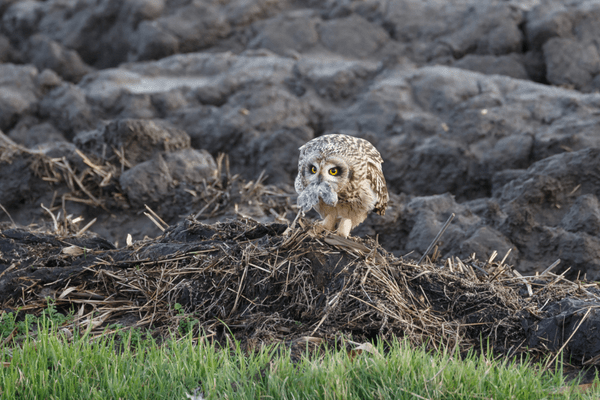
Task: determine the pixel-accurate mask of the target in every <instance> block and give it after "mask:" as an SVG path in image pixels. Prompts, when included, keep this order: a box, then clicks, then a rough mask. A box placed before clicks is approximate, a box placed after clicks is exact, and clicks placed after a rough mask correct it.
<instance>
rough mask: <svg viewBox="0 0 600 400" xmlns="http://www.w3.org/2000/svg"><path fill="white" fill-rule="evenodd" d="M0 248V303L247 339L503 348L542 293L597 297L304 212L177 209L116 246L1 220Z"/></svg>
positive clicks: (547, 297)
mask: <svg viewBox="0 0 600 400" xmlns="http://www.w3.org/2000/svg"><path fill="white" fill-rule="evenodd" d="M0 262H2V263H5V264H6V263H8V264H10V266H9V267H8V268H5V269H4V271H3V272H1V273H0V286H1V287H0V289H2V290H0V293H3V294H2V295H1V298H0V301H1V302H2V306H3V308H4V309H16V308H17V307H21V310H22V311H24V312H29V313H31V312H33V313H39V312H41V310H42V309H43V308H45V307H46V306H47V300H46V299H47V297H51V298H53V299H54V302H55V305H56V306H57V307H59V308H60V309H62V310H72V312H74V314H75V318H74V321H72V322H70V323H69V324H68V325H66V326H65V327H64V329H67V330H70V329H73V328H75V327H79V328H89V329H92V331H93V332H94V333H95V334H97V335H100V334H102V333H103V332H105V331H106V329H107V327H115V326H117V325H113V324H115V323H116V324H121V325H120V326H123V324H125V325H126V326H128V327H144V328H149V329H151V330H153V331H154V332H155V333H156V334H165V333H167V332H173V331H177V329H178V327H180V326H181V323H182V322H187V323H188V324H189V323H190V322H193V323H194V324H195V325H194V324H192V325H194V334H196V335H200V336H209V337H214V338H215V339H216V340H222V339H223V337H224V336H223V335H228V334H233V335H234V336H236V338H237V339H239V340H241V341H242V342H244V343H246V344H247V345H250V346H254V345H256V344H260V343H270V342H274V341H288V340H294V339H298V338H307V337H319V338H324V339H326V340H328V339H331V340H332V339H334V338H336V337H337V336H339V335H340V334H343V335H346V336H349V337H352V339H353V340H370V339H374V338H384V339H387V338H392V337H405V338H408V339H410V341H411V342H413V343H415V344H423V343H427V344H429V345H431V346H434V347H437V346H438V345H440V344H444V345H449V346H455V345H458V346H461V347H463V346H465V348H467V347H471V346H473V345H475V346H477V345H479V343H480V341H481V339H484V340H487V341H489V343H491V344H492V345H493V346H494V348H495V349H496V350H497V351H500V352H503V353H505V354H506V353H508V354H511V353H512V354H515V353H516V352H518V351H522V350H524V349H525V347H526V343H525V342H526V333H525V330H524V328H523V326H522V325H523V324H522V321H523V319H529V320H531V319H534V320H535V319H536V318H541V317H542V316H543V312H542V311H541V309H542V308H543V306H544V305H545V304H547V303H548V302H553V301H557V300H560V299H562V298H565V297H579V298H586V299H590V298H593V299H596V295H595V294H594V293H592V292H593V290H592V289H591V288H590V287H586V286H585V285H582V284H581V283H579V284H575V283H573V282H569V281H566V280H565V279H563V278H562V276H556V275H554V274H552V273H551V272H549V271H548V272H546V273H544V274H542V275H539V276H537V277H530V278H526V277H521V276H520V275H518V273H515V272H516V271H514V270H513V269H512V267H511V266H510V265H507V264H505V263H504V260H496V257H495V256H492V257H490V259H489V260H487V261H478V260H476V259H474V258H470V259H468V260H459V259H457V258H454V259H452V258H448V259H446V260H443V262H441V261H435V262H434V261H432V260H431V259H429V258H426V259H425V260H424V261H423V262H422V263H421V264H420V265H419V264H418V263H417V262H416V261H414V260H409V259H404V258H397V257H395V256H393V255H392V254H390V253H388V252H386V251H385V250H384V249H382V248H381V247H380V246H379V245H378V243H377V242H376V241H375V240H373V239H366V240H362V239H357V238H349V239H346V238H342V237H339V236H336V235H333V234H329V233H325V232H322V231H321V229H319V227H318V225H313V224H311V223H310V222H308V221H305V220H300V224H299V225H298V226H297V227H296V228H294V229H289V228H288V226H287V225H285V224H268V225H265V224H261V223H258V222H255V221H252V220H246V219H241V220H234V221H230V222H225V223H216V224H212V225H209V224H203V223H199V222H196V221H195V220H193V219H192V218H190V219H187V220H185V221H184V222H182V223H180V224H178V225H176V226H173V227H169V228H168V229H166V230H165V232H164V233H163V235H162V236H160V237H158V238H156V239H148V240H145V241H141V242H136V243H133V244H131V245H130V246H128V247H125V248H121V249H115V248H112V246H111V245H110V243H108V242H105V241H103V240H102V239H99V238H94V237H93V236H88V235H82V236H79V237H75V236H66V237H59V236H56V235H51V234H47V233H42V232H37V233H36V232H31V231H26V230H21V229H7V230H4V231H2V232H1V233H0ZM31 271H34V272H31ZM533 278H535V279H533ZM588 286H589V285H588ZM588 289H590V290H588ZM125 321H127V322H125ZM117 329H122V328H117Z"/></svg>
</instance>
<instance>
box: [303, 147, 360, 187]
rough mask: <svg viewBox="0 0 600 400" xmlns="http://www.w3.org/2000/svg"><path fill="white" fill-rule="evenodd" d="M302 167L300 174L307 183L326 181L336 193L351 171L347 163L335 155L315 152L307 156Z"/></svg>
mask: <svg viewBox="0 0 600 400" xmlns="http://www.w3.org/2000/svg"><path fill="white" fill-rule="evenodd" d="M302 168H303V170H302V175H303V176H304V179H305V180H306V182H307V183H308V184H317V185H320V184H321V183H323V182H326V183H328V186H331V189H332V190H333V191H334V192H336V193H337V192H339V191H340V190H341V189H343V188H344V186H346V184H347V183H348V179H349V177H350V174H351V173H352V170H351V168H350V166H349V165H348V163H347V162H346V161H345V160H344V159H343V158H342V157H339V156H336V155H328V156H323V155H321V154H316V155H315V156H314V157H309V158H308V160H306V162H305V163H304V165H303V167H302Z"/></svg>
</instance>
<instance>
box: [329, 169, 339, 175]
mask: <svg viewBox="0 0 600 400" xmlns="http://www.w3.org/2000/svg"><path fill="white" fill-rule="evenodd" d="M329 173H330V174H331V175H337V173H338V169H337V168H331V169H330V170H329Z"/></svg>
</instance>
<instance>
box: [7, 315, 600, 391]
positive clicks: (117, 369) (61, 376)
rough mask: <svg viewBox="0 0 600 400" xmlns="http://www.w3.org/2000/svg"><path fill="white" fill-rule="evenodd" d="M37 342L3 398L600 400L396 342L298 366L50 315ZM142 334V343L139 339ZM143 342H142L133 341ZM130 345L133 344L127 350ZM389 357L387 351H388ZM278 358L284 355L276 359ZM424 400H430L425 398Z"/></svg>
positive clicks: (530, 372)
mask: <svg viewBox="0 0 600 400" xmlns="http://www.w3.org/2000/svg"><path fill="white" fill-rule="evenodd" d="M37 324H38V325H39V329H38V331H37V333H36V334H35V335H32V334H31V333H30V332H29V333H27V332H26V335H25V337H24V339H23V341H22V342H21V343H20V345H13V346H9V347H5V348H3V349H1V350H0V358H1V359H2V361H3V362H4V363H9V364H5V367H3V368H2V367H0V391H1V394H0V398H1V399H2V400H4V399H123V400H133V399H182V400H184V399H187V397H186V393H190V390H191V389H193V388H195V387H199V386H200V387H202V391H203V392H204V398H206V399H422V398H425V399H490V398H493V399H494V400H499V399H559V398H560V399H563V398H564V399H567V398H573V399H574V398H589V399H594V398H598V397H599V391H598V389H595V391H594V392H589V393H585V394H578V393H572V394H569V393H570V392H571V391H570V390H567V391H565V393H563V394H558V391H559V389H560V388H563V387H564V386H568V387H569V386H570V387H574V386H575V385H576V382H572V383H570V384H567V383H565V381H564V378H563V376H562V374H561V373H560V371H559V372H558V373H556V374H544V375H543V374H541V373H539V372H538V370H539V368H540V367H539V366H535V365H531V364H529V363H527V362H525V363H518V364H510V363H507V362H505V361H493V360H492V361H490V357H491V356H490V355H489V354H488V355H483V356H482V355H479V356H477V355H475V354H471V355H469V356H467V357H466V358H464V359H462V360H460V359H459V357H457V356H456V355H451V354H447V353H431V352H425V351H423V350H422V349H415V348H413V347H411V346H409V345H408V344H406V343H404V342H394V343H392V344H391V346H390V347H391V349H389V351H388V353H387V354H386V355H385V357H381V356H378V355H377V354H370V353H367V352H363V353H362V354H360V355H358V356H355V357H354V358H352V357H350V356H349V354H348V353H347V352H345V351H325V354H324V356H323V355H322V356H320V357H317V356H314V357H306V358H304V359H302V360H301V361H300V362H298V363H296V364H294V363H292V361H291V360H290V356H289V353H288V352H287V351H286V350H283V349H282V348H279V349H278V348H276V347H271V348H266V349H264V350H262V351H259V352H257V353H255V354H251V355H245V354H244V352H243V351H242V350H240V349H239V347H238V348H236V349H235V350H234V351H223V350H218V349H216V348H215V347H214V346H213V345H210V344H200V345H197V344H195V342H193V341H192V339H190V337H186V338H184V339H181V340H179V341H177V340H175V339H172V340H167V341H166V342H164V343H163V344H162V345H160V346H159V345H158V344H157V343H156V342H155V341H153V340H152V339H147V338H144V337H145V335H140V333H139V331H137V332H135V331H134V332H131V333H129V334H126V335H124V336H123V335H122V336H118V335H111V336H106V337H105V338H103V339H100V340H96V341H93V340H90V337H89V335H87V334H85V333H83V334H82V335H81V337H78V338H77V337H76V338H74V339H73V341H72V342H68V341H67V340H66V339H65V337H64V336H62V335H61V334H60V332H58V333H57V331H56V329H54V328H53V326H57V325H56V324H55V323H54V322H52V320H49V319H47V318H41V319H39V320H38V321H37ZM136 335H137V336H136ZM132 338H136V340H131V339H132ZM123 343H129V344H130V345H129V346H124V345H123ZM378 351H379V353H381V354H383V348H382V346H380V347H379V348H378ZM276 354H278V355H276ZM419 396H420V397H419Z"/></svg>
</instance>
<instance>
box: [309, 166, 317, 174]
mask: <svg viewBox="0 0 600 400" xmlns="http://www.w3.org/2000/svg"><path fill="white" fill-rule="evenodd" d="M310 172H312V173H313V174H316V173H317V167H315V166H314V165H313V166H312V167H310Z"/></svg>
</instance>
